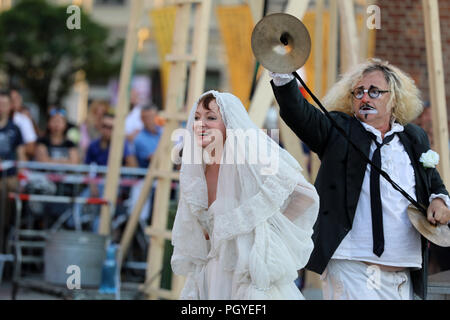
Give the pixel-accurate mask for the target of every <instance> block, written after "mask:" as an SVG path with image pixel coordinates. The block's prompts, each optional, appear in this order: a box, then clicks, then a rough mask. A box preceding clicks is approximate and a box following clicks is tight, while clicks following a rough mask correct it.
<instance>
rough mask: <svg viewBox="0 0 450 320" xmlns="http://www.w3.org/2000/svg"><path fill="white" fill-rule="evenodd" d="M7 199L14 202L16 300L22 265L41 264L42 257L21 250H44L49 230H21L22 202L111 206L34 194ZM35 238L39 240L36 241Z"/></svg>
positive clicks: (101, 201) (93, 200) (99, 201)
mask: <svg viewBox="0 0 450 320" xmlns="http://www.w3.org/2000/svg"><path fill="white" fill-rule="evenodd" d="M9 198H10V199H13V200H15V202H16V219H15V228H14V239H13V243H12V245H13V247H14V257H15V259H14V271H13V287H12V299H13V300H15V299H16V295H17V291H18V289H19V287H21V286H24V285H23V284H22V285H21V272H22V264H23V263H38V264H39V263H43V262H44V260H43V258H42V256H36V255H34V254H32V255H25V254H24V251H23V249H27V248H28V249H42V250H43V249H44V248H45V240H46V239H47V237H48V235H49V233H50V232H51V230H35V229H22V205H23V201H40V202H52V203H83V204H96V205H109V206H110V210H112V208H113V207H114V206H112V205H111V204H110V203H109V202H108V201H106V200H104V199H102V198H81V197H75V198H72V197H64V196H48V195H34V194H21V193H13V192H11V193H9ZM36 238H40V239H39V240H36Z"/></svg>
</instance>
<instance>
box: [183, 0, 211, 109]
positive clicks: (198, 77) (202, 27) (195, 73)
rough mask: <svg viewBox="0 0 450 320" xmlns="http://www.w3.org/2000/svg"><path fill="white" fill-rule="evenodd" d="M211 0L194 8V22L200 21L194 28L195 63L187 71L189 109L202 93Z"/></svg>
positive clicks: (193, 52) (187, 103)
mask: <svg viewBox="0 0 450 320" xmlns="http://www.w3.org/2000/svg"><path fill="white" fill-rule="evenodd" d="M210 13H211V0H207V1H203V2H202V5H198V6H196V8H195V16H194V21H196V23H197V21H200V20H201V21H202V23H201V24H200V23H197V27H196V28H194V34H193V38H194V39H193V43H192V54H193V55H194V56H195V58H196V60H195V63H193V64H192V65H191V68H190V69H189V72H190V76H189V86H188V88H189V89H188V95H187V101H186V105H187V106H188V108H190V107H191V106H192V105H193V104H194V103H195V100H196V99H198V97H200V95H201V94H202V93H203V91H204V86H205V76H206V60H207V54H208V38H209V28H210V23H209V21H210V16H211V14H210Z"/></svg>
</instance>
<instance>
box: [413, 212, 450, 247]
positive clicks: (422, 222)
mask: <svg viewBox="0 0 450 320" xmlns="http://www.w3.org/2000/svg"><path fill="white" fill-rule="evenodd" d="M408 217H409V220H410V221H411V223H412V225H413V226H414V228H416V230H417V231H419V233H420V234H421V235H423V236H424V237H425V238H426V239H428V240H429V241H431V242H433V243H434V244H436V245H438V246H440V247H450V228H449V227H448V225H446V224H439V225H437V226H434V225H432V224H431V223H430V222H429V221H428V220H427V217H425V216H424V215H423V213H421V212H420V211H419V210H418V209H417V208H416V207H414V206H412V205H410V206H409V207H408Z"/></svg>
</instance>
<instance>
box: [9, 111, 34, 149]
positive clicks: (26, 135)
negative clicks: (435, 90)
mask: <svg viewBox="0 0 450 320" xmlns="http://www.w3.org/2000/svg"><path fill="white" fill-rule="evenodd" d="M13 122H14V124H15V125H16V126H17V127H19V130H20V133H21V134H22V139H23V142H24V143H31V142H35V141H36V140H37V135H36V131H34V127H33V123H32V122H31V120H30V118H28V117H27V116H26V115H24V114H22V113H20V112H14V116H13Z"/></svg>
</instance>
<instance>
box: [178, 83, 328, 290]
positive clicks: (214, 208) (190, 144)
mask: <svg viewBox="0 0 450 320" xmlns="http://www.w3.org/2000/svg"><path fill="white" fill-rule="evenodd" d="M209 93H212V94H213V95H214V97H215V99H216V102H217V104H218V106H219V109H220V113H221V115H222V119H223V121H224V124H225V127H226V129H227V137H226V140H225V145H224V149H223V155H222V163H221V166H220V171H219V177H218V182H217V197H216V200H215V202H214V203H213V204H212V205H211V208H209V209H208V193H207V185H206V178H205V174H204V166H205V164H204V162H203V161H200V162H198V161H197V162H195V161H193V158H194V157H195V156H199V155H201V152H202V150H201V149H200V147H199V146H198V145H197V143H196V142H195V141H194V140H195V138H194V133H193V124H194V114H195V111H196V109H197V105H198V101H199V100H200V99H201V98H202V97H203V96H204V95H206V94H209ZM204 95H202V96H201V97H200V99H199V100H198V101H197V102H196V103H195V104H194V106H193V108H192V110H191V112H190V116H189V120H188V122H187V126H186V129H187V130H186V131H188V133H189V134H187V135H186V136H185V139H184V142H183V155H182V165H181V173H180V201H179V204H178V210H177V214H176V218H175V223H174V226H173V230H172V244H173V245H174V252H173V255H172V261H171V264H172V269H173V271H174V272H175V273H176V274H180V275H184V276H187V279H186V284H185V287H184V289H183V292H182V295H181V298H183V299H203V298H208V297H210V296H211V295H206V296H205V294H204V292H203V291H204V290H203V286H204V281H205V272H204V270H205V268H206V267H207V265H208V263H209V262H210V261H211V259H215V261H218V265H219V266H220V268H221V270H222V269H223V270H224V272H227V273H230V274H232V278H231V282H232V284H231V292H230V298H231V299H285V298H286V297H285V296H284V295H283V288H284V287H285V286H290V285H293V281H294V280H295V279H296V278H297V270H299V269H301V268H303V267H304V266H305V265H306V263H307V262H308V259H309V256H310V254H311V252H312V249H313V242H312V240H311V235H312V231H313V230H312V227H313V225H314V223H315V221H316V218H317V214H318V210H319V198H318V195H317V192H316V190H315V188H314V186H313V185H311V184H310V183H309V182H307V181H306V180H305V178H304V177H303V175H302V174H301V170H302V169H301V167H300V166H299V164H298V163H297V161H296V160H295V159H294V158H293V157H292V156H291V155H290V154H289V153H288V152H286V151H285V150H284V149H281V148H280V147H279V146H278V144H277V143H276V142H274V141H273V140H272V139H271V138H270V137H269V136H268V135H267V134H266V133H265V132H264V131H262V130H260V129H259V128H258V127H257V126H256V125H255V124H254V123H253V122H252V121H251V120H250V118H249V116H248V114H247V111H246V110H245V108H244V106H243V105H242V103H241V101H240V100H239V99H238V98H237V97H235V96H233V95H232V94H229V93H219V92H217V91H209V92H206V93H205V94H204ZM236 132H237V133H236ZM256 146H257V148H255V147H256ZM255 152H256V157H255ZM239 157H240V160H237V158H239ZM200 158H201V156H200ZM255 158H256V161H255ZM226 159H228V160H226ZM230 159H233V160H234V161H229V160H230ZM242 159H243V160H244V161H242ZM202 226H203V229H205V228H206V229H207V231H208V234H209V237H210V240H206V239H205V236H204V233H203V229H202ZM206 281H212V282H214V281H216V280H215V279H214V278H212V279H209V280H206ZM297 291H298V290H297ZM298 294H300V293H298ZM300 297H301V295H300Z"/></svg>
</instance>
